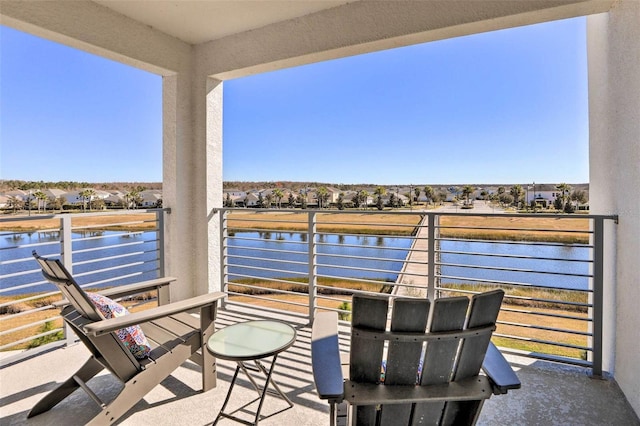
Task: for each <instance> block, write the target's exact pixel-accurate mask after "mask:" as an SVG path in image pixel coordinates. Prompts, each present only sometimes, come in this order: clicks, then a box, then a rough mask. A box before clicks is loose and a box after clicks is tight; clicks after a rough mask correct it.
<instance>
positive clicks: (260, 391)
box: [213, 354, 293, 426]
mask: <svg viewBox="0 0 640 426" xmlns="http://www.w3.org/2000/svg"><path fill="white" fill-rule="evenodd" d="M277 358H278V355H277V354H276V355H274V356H273V359H272V361H271V365H270V366H269V369H267V368H266V367H265V366H264V365H263V364H262V363H261V362H260V360H254V362H255V364H256V367H258V370H259V371H261V372H262V373H263V374H264V375H265V376H266V380H265V382H264V386H262V388H261V387H260V386H259V385H258V383H256V381H255V379H254V378H253V376H251V374H250V373H249V371H248V369H247V367H246V366H245V365H244V364H243V362H240V361H239V362H238V363H237V364H238V365H237V366H236V371H235V373H234V375H233V379H232V380H231V384H230V385H229V391H228V392H227V396H226V398H225V400H224V403H223V404H222V408H221V409H220V412H219V413H218V416H217V417H216V419H215V421H214V422H213V425H216V424H217V423H218V421H219V420H220V417H225V418H228V419H231V420H235V421H237V422H239V423H243V424H246V425H253V426H257V425H258V422H259V421H260V412H261V411H262V405H263V403H264V399H265V397H266V395H267V391H268V390H269V383H271V385H272V386H273V388H274V389H275V391H274V392H273V393H274V396H279V397H281V398H282V399H284V400H285V401H286V402H287V404H288V405H289V406H288V407H287V408H285V409H283V410H280V411H278V412H277V413H280V412H282V411H284V410H288V409H289V408H291V407H293V402H291V400H290V399H289V398H288V397H287V396H286V395H285V394H284V392H282V390H281V389H280V387H279V386H278V384H277V383H276V382H275V381H274V380H273V377H272V376H273V370H274V369H275V365H276V360H277ZM240 370H242V371H244V373H245V374H246V375H247V377H248V379H249V381H250V382H251V384H252V385H253V387H254V388H255V389H256V391H257V392H258V395H259V397H258V398H256V399H254V400H252V401H250V402H249V403H247V404H245V405H243V406H242V407H240V409H242V408H244V407H246V406H248V405H250V404H253V403H254V402H256V401H258V400H259V403H258V408H257V410H256V414H255V419H254V422H253V423H251V422H248V421H246V420H243V419H240V418H238V417H236V416H234V415H233V414H231V413H225V412H224V410H225V408H226V407H227V403H228V402H229V399H230V396H231V391H232V390H233V387H234V385H235V382H236V379H237V377H238V373H239V372H240ZM233 413H235V411H234V412H233ZM277 413H274V414H277ZM272 415H273V414H272Z"/></svg>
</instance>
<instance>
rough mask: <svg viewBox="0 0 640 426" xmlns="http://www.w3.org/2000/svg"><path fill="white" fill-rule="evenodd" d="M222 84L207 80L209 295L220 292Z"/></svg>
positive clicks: (211, 79)
mask: <svg viewBox="0 0 640 426" xmlns="http://www.w3.org/2000/svg"><path fill="white" fill-rule="evenodd" d="M222 86H223V84H222V82H221V81H220V80H217V79H214V78H207V93H206V96H207V105H206V114H207V134H206V144H207V148H206V170H205V173H206V182H207V185H206V187H207V189H206V191H207V193H206V196H207V235H208V241H207V252H208V257H207V265H208V268H209V269H208V270H209V273H208V275H209V276H208V280H207V287H206V291H209V292H212V291H221V290H222V283H221V282H220V269H221V268H222V265H221V263H220V262H221V259H220V255H221V247H220V213H213V209H215V208H220V207H222Z"/></svg>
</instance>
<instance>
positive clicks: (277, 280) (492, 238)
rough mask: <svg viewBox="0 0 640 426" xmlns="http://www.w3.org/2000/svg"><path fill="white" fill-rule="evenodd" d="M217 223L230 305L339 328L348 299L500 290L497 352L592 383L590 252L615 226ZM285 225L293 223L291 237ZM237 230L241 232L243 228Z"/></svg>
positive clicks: (272, 218)
mask: <svg viewBox="0 0 640 426" xmlns="http://www.w3.org/2000/svg"><path fill="white" fill-rule="evenodd" d="M220 213H221V214H222V215H223V220H221V226H222V229H221V235H222V240H221V245H222V251H223V253H224V255H223V256H222V265H221V271H223V274H222V283H223V286H224V289H225V290H226V291H228V292H229V295H230V299H229V300H230V303H240V304H244V303H248V304H250V305H256V304H258V305H262V306H268V307H270V308H275V309H280V310H283V311H290V312H295V313H296V315H307V316H308V317H309V319H310V320H312V319H313V315H314V312H315V310H317V309H322V310H334V311H337V312H339V314H340V315H341V316H342V317H343V318H348V315H349V309H350V305H349V304H350V300H351V296H352V295H353V294H379V293H383V294H388V295H389V297H395V296H409V297H428V296H429V295H430V294H433V295H434V296H435V297H441V296H445V295H463V294H464V295H470V294H474V293H477V292H480V291H486V290H488V289H494V288H501V289H503V290H504V291H505V293H506V296H505V301H504V303H503V309H502V312H501V315H500V318H499V323H498V329H497V331H496V333H495V340H496V341H497V343H498V344H499V345H500V346H501V347H502V348H503V350H505V351H507V352H513V353H517V354H520V355H527V356H531V357H534V358H541V359H548V360H553V361H560V362H564V363H570V364H574V365H581V366H587V367H591V368H592V369H593V371H594V373H595V374H601V368H602V365H601V360H602V354H601V352H602V336H601V335H600V334H598V330H601V327H602V325H601V322H602V317H601V316H599V314H598V312H599V309H601V308H599V307H598V306H599V305H601V304H602V285H603V283H602V275H601V274H600V275H598V273H597V271H598V270H599V268H602V265H601V264H599V263H598V255H597V253H598V251H601V250H602V239H603V235H602V226H601V223H602V222H603V221H605V220H614V219H615V217H608V216H589V215H571V216H570V215H548V214H482V215H478V214H473V213H437V212H428V211H424V212H418V211H412V212H401V213H400V212H399V213H396V212H380V213H378V212H368V211H357V212H342V211H341V212H335V211H331V212H327V211H311V210H309V211H306V212H305V211H299V210H296V211H295V212H294V211H291V210H287V211H286V213H283V212H282V210H275V209H274V210H259V211H256V212H252V213H249V212H247V210H246V209H220ZM353 214H357V215H360V217H359V218H358V220H357V221H355V222H356V224H357V226H354V220H347V219H345V218H347V217H349V215H353ZM283 218H288V219H290V222H289V223H290V224H291V226H290V228H289V229H287V222H286V221H284V220H283ZM486 221H490V222H491V223H489V224H486V223H484V222H486ZM501 221H502V225H496V223H500V222H501ZM241 223H244V224H249V223H250V226H249V225H247V226H248V227H247V228H246V229H243V228H242V226H241ZM230 224H232V225H230ZM429 224H431V227H430V226H429ZM598 224H600V225H598ZM304 225H306V227H303V226H304ZM274 227H277V230H274ZM228 228H233V232H232V233H230V232H228ZM363 229H365V230H366V231H363ZM429 248H432V249H431V252H430V250H429ZM249 252H250V253H251V255H248V254H247V253H249ZM430 259H431V262H430V261H429V260H430Z"/></svg>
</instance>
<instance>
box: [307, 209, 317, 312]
mask: <svg viewBox="0 0 640 426" xmlns="http://www.w3.org/2000/svg"><path fill="white" fill-rule="evenodd" d="M308 226H309V228H308V232H309V235H308V238H307V242H308V244H309V322H311V323H312V322H313V319H314V317H315V312H316V311H315V309H316V297H317V295H318V287H317V286H318V276H317V273H318V266H317V264H316V262H317V246H316V231H317V229H316V226H317V224H316V214H315V212H309V225H308Z"/></svg>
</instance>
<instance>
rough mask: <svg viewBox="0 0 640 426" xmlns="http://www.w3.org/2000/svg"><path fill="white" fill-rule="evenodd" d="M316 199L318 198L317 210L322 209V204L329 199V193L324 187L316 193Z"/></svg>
mask: <svg viewBox="0 0 640 426" xmlns="http://www.w3.org/2000/svg"><path fill="white" fill-rule="evenodd" d="M316 197H317V198H318V208H323V207H324V203H325V202H326V201H327V200H328V199H329V191H327V188H325V187H324V186H321V187H320V188H318V190H317V191H316Z"/></svg>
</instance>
